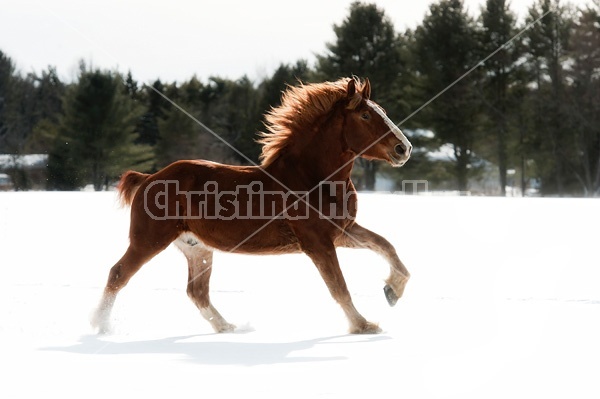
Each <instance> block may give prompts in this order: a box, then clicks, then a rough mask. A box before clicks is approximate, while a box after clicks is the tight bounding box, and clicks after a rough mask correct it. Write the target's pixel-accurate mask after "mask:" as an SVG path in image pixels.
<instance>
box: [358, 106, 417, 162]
mask: <svg viewBox="0 0 600 399" xmlns="http://www.w3.org/2000/svg"><path fill="white" fill-rule="evenodd" d="M367 105H368V106H369V107H370V108H371V109H372V110H373V111H375V112H376V113H377V115H379V116H380V117H381V119H383V121H384V122H385V124H386V125H387V127H388V128H389V129H390V132H392V133H394V136H396V137H397V138H398V140H400V141H401V142H402V144H404V146H405V147H406V149H407V155H408V154H410V150H411V149H412V144H410V141H408V139H407V138H406V136H405V135H404V133H402V130H400V128H399V127H398V126H396V124H395V123H394V122H392V121H391V119H390V118H388V116H387V115H386V114H385V112H383V109H381V107H380V106H379V105H377V104H375V103H374V102H373V101H371V100H367ZM407 159H408V157H407Z"/></svg>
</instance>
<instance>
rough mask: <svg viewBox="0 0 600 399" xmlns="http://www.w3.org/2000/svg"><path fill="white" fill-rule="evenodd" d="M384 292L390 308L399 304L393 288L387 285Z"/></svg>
mask: <svg viewBox="0 0 600 399" xmlns="http://www.w3.org/2000/svg"><path fill="white" fill-rule="evenodd" d="M383 292H384V293H385V299H387V301H388V303H389V304H390V306H394V305H395V304H396V302H398V296H397V295H396V293H395V292H394V290H393V289H392V287H390V286H389V285H387V284H386V286H385V287H383Z"/></svg>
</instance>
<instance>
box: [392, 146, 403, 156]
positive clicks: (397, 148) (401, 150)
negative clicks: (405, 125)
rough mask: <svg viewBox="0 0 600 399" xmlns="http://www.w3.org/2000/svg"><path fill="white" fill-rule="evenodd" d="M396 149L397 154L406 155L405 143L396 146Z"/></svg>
mask: <svg viewBox="0 0 600 399" xmlns="http://www.w3.org/2000/svg"><path fill="white" fill-rule="evenodd" d="M394 151H396V154H398V155H404V154H405V153H406V147H404V144H398V145H396V147H394Z"/></svg>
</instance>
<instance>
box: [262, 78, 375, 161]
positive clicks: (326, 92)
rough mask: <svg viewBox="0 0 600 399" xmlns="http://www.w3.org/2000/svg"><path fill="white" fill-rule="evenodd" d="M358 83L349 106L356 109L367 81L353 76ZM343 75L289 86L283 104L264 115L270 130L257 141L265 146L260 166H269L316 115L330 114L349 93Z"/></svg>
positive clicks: (283, 96) (283, 97)
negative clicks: (294, 135)
mask: <svg viewBox="0 0 600 399" xmlns="http://www.w3.org/2000/svg"><path fill="white" fill-rule="evenodd" d="M352 79H354V81H355V84H356V94H355V95H354V97H353V98H352V101H350V103H349V105H348V108H350V109H353V108H354V107H356V106H357V105H358V104H359V103H360V101H361V100H362V96H361V94H360V93H361V91H362V88H363V85H364V83H363V82H361V81H360V80H358V79H357V78H352ZM350 80H351V78H342V79H340V80H337V81H335V82H324V83H313V84H300V85H299V86H295V87H292V86H289V87H288V88H287V90H286V91H285V92H284V93H283V95H282V97H281V105H280V106H278V107H274V108H272V109H271V110H270V111H269V112H268V113H267V114H266V115H265V126H266V128H267V132H261V133H260V134H259V136H260V139H259V140H258V142H259V143H260V144H262V145H263V148H262V153H261V155H260V159H261V161H262V163H261V166H268V165H269V164H271V163H272V162H273V161H274V160H275V159H276V158H277V156H278V155H279V153H280V152H281V150H282V149H283V148H285V147H286V146H287V144H288V143H289V140H290V138H291V137H292V135H293V134H294V133H295V132H298V131H299V130H301V129H299V128H301V127H305V126H307V124H310V123H311V122H312V121H314V120H315V119H316V118H318V117H320V116H323V115H326V114H327V113H329V112H330V111H331V110H332V108H333V106H334V105H335V104H336V103H337V102H338V101H340V100H341V99H343V98H345V97H346V96H347V94H348V93H347V89H348V82H349V81H350Z"/></svg>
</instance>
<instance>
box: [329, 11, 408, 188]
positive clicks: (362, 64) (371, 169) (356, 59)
mask: <svg viewBox="0 0 600 399" xmlns="http://www.w3.org/2000/svg"><path fill="white" fill-rule="evenodd" d="M333 30H334V32H335V35H336V41H335V42H334V43H328V44H327V49H328V52H327V53H326V54H325V55H321V56H317V74H318V76H320V77H322V78H324V79H329V80H335V79H338V78H340V77H343V76H352V75H357V76H360V77H368V78H369V80H370V81H371V85H372V96H373V100H374V101H377V102H379V103H380V104H382V105H383V106H384V107H385V108H386V110H387V112H388V114H389V115H390V118H391V119H392V120H394V119H395V118H397V117H398V114H399V110H398V109H397V108H396V104H398V103H397V102H394V101H392V100H393V99H394V94H395V93H397V90H395V84H396V83H397V78H398V77H399V76H400V74H401V71H402V60H401V58H400V54H401V52H400V41H399V40H398V35H397V34H396V31H395V29H394V25H393V24H392V22H391V20H390V19H389V18H388V17H387V16H386V15H385V12H384V11H383V10H382V9H380V8H378V7H377V6H376V5H375V4H364V3H361V2H354V3H352V4H351V6H350V13H349V15H348V17H347V18H346V19H345V20H344V21H343V22H342V24H340V25H334V27H333ZM358 166H359V167H360V168H361V169H362V170H363V171H362V172H363V173H362V175H363V181H364V188H365V189H367V190H374V189H375V176H376V172H377V168H378V166H379V163H377V162H373V161H366V160H363V159H360V160H359V162H358Z"/></svg>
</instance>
